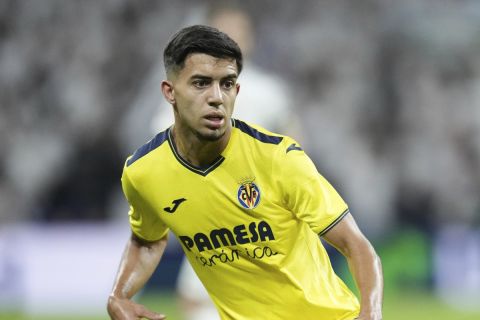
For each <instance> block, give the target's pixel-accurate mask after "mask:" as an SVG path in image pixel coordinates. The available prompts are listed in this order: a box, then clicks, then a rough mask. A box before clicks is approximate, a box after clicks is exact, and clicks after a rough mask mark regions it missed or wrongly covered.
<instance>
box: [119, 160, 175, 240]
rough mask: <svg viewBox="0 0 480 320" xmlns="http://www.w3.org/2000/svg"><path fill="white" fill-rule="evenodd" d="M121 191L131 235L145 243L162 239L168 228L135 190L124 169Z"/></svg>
mask: <svg viewBox="0 0 480 320" xmlns="http://www.w3.org/2000/svg"><path fill="white" fill-rule="evenodd" d="M122 189H123V193H124V194H125V197H126V199H127V201H128V203H129V205H130V210H129V212H128V216H129V221H130V227H131V229H132V231H133V233H134V234H135V235H136V236H138V237H139V238H141V239H143V240H146V241H156V240H159V239H161V238H163V237H164V236H165V235H166V234H167V233H168V230H169V229H168V227H167V226H166V225H165V224H164V223H163V222H162V221H161V219H160V218H159V217H158V215H157V214H156V212H155V211H154V210H153V209H152V208H151V206H150V205H149V204H148V202H147V201H146V200H144V199H143V197H142V196H141V194H140V192H138V190H137V188H135V186H134V184H133V183H132V181H131V179H130V177H129V175H128V172H127V169H126V167H125V168H124V169H123V174H122Z"/></svg>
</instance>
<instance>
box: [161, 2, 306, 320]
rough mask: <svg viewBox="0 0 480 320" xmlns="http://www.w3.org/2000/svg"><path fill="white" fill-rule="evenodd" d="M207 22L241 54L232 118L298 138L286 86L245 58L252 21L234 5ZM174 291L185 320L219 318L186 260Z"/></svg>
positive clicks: (164, 112)
mask: <svg viewBox="0 0 480 320" xmlns="http://www.w3.org/2000/svg"><path fill="white" fill-rule="evenodd" d="M208 21H209V22H210V23H209V24H210V25H211V26H213V27H216V28H218V29H219V30H221V31H223V32H225V33H227V34H228V35H229V36H230V37H232V39H234V40H235V41H236V42H237V43H238V45H239V46H240V48H241V49H242V52H243V54H244V59H245V60H244V61H245V63H244V68H243V70H242V73H241V74H240V76H239V83H240V93H239V95H238V97H237V100H236V102H235V110H234V113H233V118H238V119H241V120H244V121H247V122H251V123H253V124H258V125H261V126H264V127H265V128H267V129H269V130H272V131H275V132H278V133H282V134H287V133H288V134H289V135H293V136H296V135H297V138H298V134H299V132H298V130H296V129H294V128H296V125H295V123H296V121H295V117H294V116H293V114H292V112H291V110H290V107H291V104H290V101H289V97H290V94H289V93H288V90H287V86H286V85H285V84H284V82H283V81H281V79H279V78H278V77H275V76H273V75H271V74H269V73H268V72H266V71H264V70H261V69H260V68H259V67H257V66H255V65H253V64H252V63H251V62H249V61H248V58H249V53H250V52H251V49H252V46H253V43H254V40H253V38H252V35H253V32H252V22H251V20H250V18H249V17H248V16H247V14H246V13H245V12H242V11H239V10H237V9H234V8H228V7H225V8H219V9H216V10H215V12H212V13H211V14H210V16H209V19H208ZM243 80H245V81H243ZM154 121H155V126H156V127H157V129H162V130H163V128H167V127H168V126H170V125H171V124H172V123H173V113H172V112H171V111H170V110H169V109H168V108H167V107H163V108H160V113H159V114H158V116H157V117H156V118H155V120H154ZM177 293H178V297H179V304H180V306H181V308H182V312H183V314H184V317H185V319H186V320H215V319H220V318H219V316H218V313H217V311H216V309H215V307H214V305H213V303H212V302H211V299H210V297H209V295H208V293H207V291H206V290H205V288H204V286H203V284H202V283H201V282H200V280H199V279H198V277H197V275H196V274H195V272H194V271H193V269H192V267H191V266H190V263H189V262H188V261H187V260H186V259H184V260H183V262H182V265H181V269H180V272H179V275H178V280H177Z"/></svg>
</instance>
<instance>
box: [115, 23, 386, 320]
mask: <svg viewBox="0 0 480 320" xmlns="http://www.w3.org/2000/svg"><path fill="white" fill-rule="evenodd" d="M164 63H165V68H166V73H167V80H164V81H162V84H161V87H162V92H163V94H164V96H165V98H166V99H167V101H168V102H169V103H170V104H171V105H172V106H173V113H174V117H175V122H174V124H173V126H172V127H170V128H168V129H167V130H165V131H163V132H160V133H159V134H158V135H156V136H155V137H154V138H153V139H152V140H150V141H149V142H148V143H146V144H145V145H144V146H142V147H140V148H139V149H138V150H137V151H135V152H134V153H133V155H132V156H131V157H129V158H128V159H127V161H126V163H125V167H124V171H123V175H122V187H123V190H124V193H125V195H126V198H127V200H128V202H129V204H130V212H129V219H130V225H131V228H132V236H131V238H130V239H129V241H128V243H127V246H126V249H125V252H124V254H123V257H122V260H121V263H120V268H119V271H118V275H117V278H116V280H115V284H114V287H113V291H112V293H111V295H110V297H109V300H108V312H109V314H110V316H111V318H112V319H140V318H142V317H145V318H147V319H164V318H165V316H164V315H161V314H158V313H155V312H153V311H150V310H148V309H146V308H145V307H144V306H142V305H140V304H137V303H135V302H133V301H132V300H131V298H132V296H133V295H134V294H135V293H136V292H138V291H139V290H140V289H141V288H142V287H143V286H144V285H145V283H146V282H147V280H148V279H149V278H150V276H151V275H152V273H153V271H154V270H155V268H156V267H157V265H158V263H159V262H160V260H161V257H162V254H163V252H164V249H165V247H166V243H167V234H168V231H169V230H171V231H172V232H173V233H174V234H175V236H176V237H177V238H178V240H179V241H180V243H181V245H182V246H183V249H184V251H185V255H186V257H187V258H188V260H189V261H190V263H191V264H192V267H193V269H194V270H195V272H196V273H197V275H198V276H199V278H200V279H201V280H202V282H203V284H204V285H205V288H206V289H207V291H208V293H209V294H210V297H211V298H212V301H213V302H214V303H215V305H216V307H217V310H218V312H219V315H220V317H221V318H222V319H225V320H227V319H228V320H230V319H231V320H244V319H245V320H246V319H269V320H276V319H298V318H300V319H322V320H341V319H342V320H344V319H345V320H347V319H348V320H351V319H361V320H379V319H381V318H382V313H381V304H382V291H383V280H382V272H381V265H380V260H379V258H378V256H377V255H376V253H375V251H374V249H373V247H372V246H371V244H370V243H369V241H368V240H367V239H366V238H365V236H364V235H363V234H362V232H361V231H360V230H359V228H358V227H357V225H356V223H355V221H354V219H353V217H352V215H351V214H350V212H349V209H348V207H347V205H346V204H345V202H344V201H343V200H342V198H341V197H340V196H339V194H338V193H337V192H336V191H335V189H334V188H333V187H332V186H331V185H330V184H329V183H328V182H327V181H326V180H325V179H324V178H323V177H322V176H321V175H320V174H319V173H318V171H317V170H316V168H315V166H314V165H313V163H312V161H311V160H310V159H309V157H308V156H307V155H306V154H305V152H304V151H303V149H302V147H301V146H300V145H299V144H298V143H297V142H295V141H294V140H293V139H291V138H289V137H287V136H282V135H278V134H273V133H271V132H269V131H267V130H265V129H263V128H260V127H257V126H253V125H250V124H248V123H245V122H243V121H241V120H237V119H232V118H231V115H232V112H233V107H234V103H235V99H236V97H237V94H238V93H239V91H240V84H239V83H237V78H238V75H239V74H240V72H241V70H242V53H241V51H240V49H239V47H238V45H237V44H236V43H235V42H234V41H233V40H232V39H231V38H229V37H228V36H227V35H226V34H224V33H222V32H220V31H218V30H217V29H214V28H211V27H207V26H200V25H196V26H191V27H187V28H184V29H182V30H180V31H179V32H177V33H176V34H175V35H174V36H173V38H172V39H171V40H170V42H169V43H168V45H167V47H166V49H165V51H164ZM319 236H320V237H323V238H324V239H325V240H326V241H328V242H329V243H331V244H332V245H333V246H335V247H336V248H337V249H338V250H339V251H340V252H341V253H342V254H344V255H345V257H346V259H347V261H348V263H349V266H350V269H351V272H352V274H353V277H354V279H355V281H356V284H357V286H358V289H359V292H360V295H361V297H360V298H361V299H360V302H359V301H358V300H357V298H356V297H355V295H354V294H353V293H352V292H351V291H350V290H349V289H348V288H347V286H346V285H345V284H344V283H343V282H342V281H341V280H340V279H339V278H338V277H337V276H336V275H335V273H334V271H333V269H332V267H331V264H330V261H329V258H328V255H327V253H326V251H325V248H324V247H323V245H322V242H321V241H320V238H319Z"/></svg>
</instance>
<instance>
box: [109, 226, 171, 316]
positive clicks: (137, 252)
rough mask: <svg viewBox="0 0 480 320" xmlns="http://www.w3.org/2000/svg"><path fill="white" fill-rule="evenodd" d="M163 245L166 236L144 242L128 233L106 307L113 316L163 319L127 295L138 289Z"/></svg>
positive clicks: (144, 280)
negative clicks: (127, 239) (129, 236)
mask: <svg viewBox="0 0 480 320" xmlns="http://www.w3.org/2000/svg"><path fill="white" fill-rule="evenodd" d="M166 245H167V236H165V237H163V238H162V239H160V240H158V241H155V242H146V241H144V240H142V239H140V238H138V237H137V236H135V235H134V234H133V233H132V236H131V238H130V239H129V241H128V243H127V246H126V248H125V251H124V253H123V257H122V260H121V262H120V268H119V270H118V274H117V278H116V280H115V284H114V286H113V290H112V293H111V294H110V297H109V298H108V304H107V310H108V314H109V315H110V317H111V319H113V320H136V319H140V318H142V317H145V318H147V319H151V320H161V319H165V316H164V315H161V314H158V313H155V312H152V311H150V310H148V309H146V308H145V307H144V306H142V305H140V304H137V303H135V302H133V301H131V300H130V299H131V298H132V297H133V296H134V295H135V293H137V292H138V290H140V289H141V288H142V287H143V286H144V285H145V283H146V282H147V280H148V279H149V278H150V277H151V275H152V273H153V271H155V268H156V267H157V265H158V263H159V262H160V258H161V257H162V255H163V252H164V251H165V247H166Z"/></svg>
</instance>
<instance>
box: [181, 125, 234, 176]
mask: <svg viewBox="0 0 480 320" xmlns="http://www.w3.org/2000/svg"><path fill="white" fill-rule="evenodd" d="M230 133H231V128H228V129H227V131H225V134H224V135H223V136H222V137H221V138H220V139H218V140H215V141H208V140H205V139H201V138H199V137H198V136H196V135H195V134H193V133H190V134H185V133H183V132H182V130H177V128H176V127H175V126H173V127H172V138H173V143H174V144H175V147H176V149H177V152H178V153H179V154H180V156H181V157H182V158H183V159H185V160H186V161H188V162H189V163H190V164H191V165H193V166H196V167H204V166H208V165H210V164H211V163H212V162H214V161H215V160H216V159H217V158H218V156H219V155H220V154H221V153H222V152H223V150H225V148H226V147H227V144H228V141H229V140H230Z"/></svg>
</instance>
